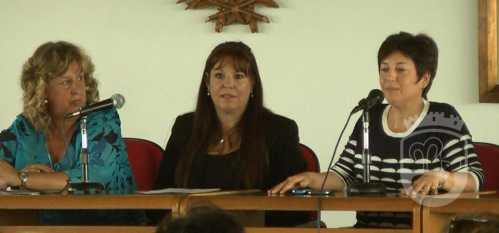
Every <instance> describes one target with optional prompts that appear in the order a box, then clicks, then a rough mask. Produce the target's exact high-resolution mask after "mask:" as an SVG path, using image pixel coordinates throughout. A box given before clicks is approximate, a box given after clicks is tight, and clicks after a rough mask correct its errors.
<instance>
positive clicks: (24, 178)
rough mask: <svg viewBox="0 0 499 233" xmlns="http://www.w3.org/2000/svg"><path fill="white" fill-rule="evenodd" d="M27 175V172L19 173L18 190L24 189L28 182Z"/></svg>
mask: <svg viewBox="0 0 499 233" xmlns="http://www.w3.org/2000/svg"><path fill="white" fill-rule="evenodd" d="M28 177H29V174H28V173H27V172H20V173H19V180H20V181H21V185H20V188H23V189H24V188H26V183H27V182H28Z"/></svg>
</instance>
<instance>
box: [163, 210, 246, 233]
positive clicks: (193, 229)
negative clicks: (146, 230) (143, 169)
mask: <svg viewBox="0 0 499 233" xmlns="http://www.w3.org/2000/svg"><path fill="white" fill-rule="evenodd" d="M244 232H245V231H244V228H243V226H242V225H241V224H240V223H238V222H237V221H236V220H235V219H234V217H233V216H232V215H230V214H229V213H227V212H225V211H223V210H221V209H219V208H217V207H215V206H212V205H203V206H196V207H193V208H191V209H190V210H189V212H188V213H187V215H186V216H184V217H179V218H173V219H165V220H164V221H162V222H161V223H160V224H159V226H158V228H157V230H156V233H244Z"/></svg>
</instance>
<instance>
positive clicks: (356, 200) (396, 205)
mask: <svg viewBox="0 0 499 233" xmlns="http://www.w3.org/2000/svg"><path fill="white" fill-rule="evenodd" d="M199 202H210V203H212V204H215V205H217V206H219V207H220V208H222V209H226V210H290V211H303V210H307V211H316V210H318V209H319V207H320V209H321V210H338V211H380V212H411V213H412V219H413V222H412V226H413V227H412V229H355V228H336V229H334V228H328V229H322V230H321V232H334V233H340V232H341V233H346V232H352V233H353V232H366V233H367V232H373V233H381V232H394V233H421V206H420V205H419V204H418V203H416V202H414V201H413V200H411V199H409V198H403V197H398V196H395V195H394V196H392V197H346V196H345V195H344V194H342V193H339V194H335V195H333V196H328V197H317V196H308V197H296V196H278V195H276V196H267V195H266V194H240V195H238V194H236V195H210V194H203V195H190V196H187V197H185V198H184V199H183V200H182V201H181V204H180V207H179V213H180V214H181V215H182V214H184V213H185V212H186V211H187V209H188V208H189V207H190V206H191V205H195V204H196V203H199ZM247 230H248V232H260V233H267V232H269V233H270V232H310V233H312V232H317V230H316V229H314V228H293V229H290V228H286V229H282V228H247Z"/></svg>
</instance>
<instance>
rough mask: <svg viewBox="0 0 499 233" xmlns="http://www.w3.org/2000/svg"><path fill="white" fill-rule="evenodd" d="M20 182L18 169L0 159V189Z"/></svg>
mask: <svg viewBox="0 0 499 233" xmlns="http://www.w3.org/2000/svg"><path fill="white" fill-rule="evenodd" d="M20 184H21V181H20V180H19V176H18V175H17V171H16V169H15V168H14V167H12V165H10V164H9V163H7V162H6V161H0V189H5V188H7V187H8V186H19V185H20Z"/></svg>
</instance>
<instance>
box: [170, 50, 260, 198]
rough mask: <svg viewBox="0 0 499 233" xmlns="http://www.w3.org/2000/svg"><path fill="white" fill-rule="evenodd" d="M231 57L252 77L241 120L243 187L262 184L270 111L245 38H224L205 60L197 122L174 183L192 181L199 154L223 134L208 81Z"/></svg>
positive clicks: (183, 185) (184, 184) (203, 152)
mask: <svg viewBox="0 0 499 233" xmlns="http://www.w3.org/2000/svg"><path fill="white" fill-rule="evenodd" d="M227 57H230V58H232V59H233V61H234V65H235V66H236V67H235V68H236V69H237V70H241V71H242V72H245V73H246V74H247V75H248V76H249V77H250V78H251V79H252V81H253V92H252V93H253V94H252V97H251V98H250V99H249V100H248V104H247V106H246V109H245V111H244V113H243V116H242V118H241V120H240V122H239V123H238V126H237V127H238V128H239V132H240V136H241V146H240V148H239V152H238V153H239V155H240V163H239V164H240V167H238V170H240V171H241V173H240V174H239V175H240V177H239V178H240V184H241V187H235V188H255V187H259V186H261V185H262V184H263V177H264V174H265V172H266V171H265V170H266V163H267V152H266V151H267V150H266V146H265V138H264V133H263V132H262V130H263V128H264V127H263V124H264V122H263V121H264V116H265V113H267V112H269V110H267V109H266V108H265V107H264V106H263V88H262V82H261V79H260V74H259V72H258V67H257V64H256V60H255V56H254V55H253V53H252V52H251V49H250V48H249V47H248V46H247V45H246V44H244V43H242V42H224V43H222V44H219V45H218V46H216V47H215V48H214V49H213V51H212V52H211V54H210V55H209V56H208V59H207V60H206V65H205V67H204V71H203V74H202V78H201V82H200V84H199V91H198V99H197V104H196V111H195V112H194V123H193V128H192V134H191V138H190V139H189V142H188V143H187V146H186V147H185V148H184V149H183V152H182V157H181V159H180V161H179V164H178V166H177V169H176V172H175V183H176V185H178V186H180V187H190V186H191V185H192V183H191V181H192V180H191V179H192V176H191V175H192V174H191V173H192V169H193V164H194V163H196V162H197V161H199V159H200V158H196V157H197V156H203V155H205V154H206V151H207V148H208V146H209V144H210V139H211V138H212V136H213V135H214V134H215V135H221V125H220V122H219V121H218V117H217V114H216V111H215V106H214V104H213V101H212V99H211V98H210V96H208V95H207V93H208V88H207V86H206V83H207V82H208V81H209V75H207V74H209V73H210V71H211V70H212V68H213V67H214V66H215V65H216V64H217V63H218V62H219V61H222V60H223V59H224V58H227Z"/></svg>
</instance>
